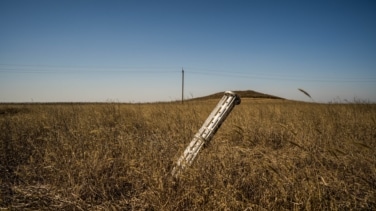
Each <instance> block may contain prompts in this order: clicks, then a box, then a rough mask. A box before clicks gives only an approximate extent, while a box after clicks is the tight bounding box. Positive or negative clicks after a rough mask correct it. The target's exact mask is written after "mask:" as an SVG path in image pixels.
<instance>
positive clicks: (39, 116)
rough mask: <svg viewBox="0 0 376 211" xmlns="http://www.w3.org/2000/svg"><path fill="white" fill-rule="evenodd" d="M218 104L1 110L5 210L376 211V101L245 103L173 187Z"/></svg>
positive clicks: (2, 203) (40, 106)
mask: <svg viewBox="0 0 376 211" xmlns="http://www.w3.org/2000/svg"><path fill="white" fill-rule="evenodd" d="M217 102H218V100H217V99H214V100H210V99H209V100H201V101H189V102H186V103H185V104H181V103H179V102H176V103H155V104H118V103H107V104H50V105H49V104H31V105H17V104H13V105H0V130H1V133H0V141H1V148H0V171H1V173H0V175H1V180H0V188H1V198H0V209H5V210H6V209H9V210H25V209H30V210H36V209H54V210H101V209H105V210H253V209H254V210H349V209H352V210H375V209H376V191H375V190H376V142H375V140H376V105H375V104H370V103H354V104H316V103H302V102H292V101H288V100H278V99H244V98H243V99H242V104H240V105H238V106H236V107H235V109H234V110H233V111H232V113H231V114H230V116H229V117H228V118H227V120H226V121H225V122H224V124H223V125H222V127H221V129H220V130H219V131H218V133H217V134H216V135H215V136H214V138H213V140H212V141H211V143H210V144H209V146H207V147H206V148H205V149H204V150H203V151H201V153H200V154H199V156H198V158H197V159H196V160H195V163H194V164H193V165H192V166H191V167H190V168H189V169H187V171H186V172H185V173H184V175H182V177H181V179H180V180H179V181H173V180H172V178H171V176H170V173H171V170H172V167H173V165H174V162H176V161H177V159H178V157H179V156H180V155H181V153H182V152H183V151H184V149H185V147H186V146H187V145H188V143H189V142H190V141H191V138H192V136H193V135H194V134H195V133H196V132H197V130H198V129H199V128H200V127H201V125H202V123H203V121H204V120H205V119H206V118H207V116H208V115H209V114H210V112H211V111H212V109H213V108H214V106H215V105H216V103H217Z"/></svg>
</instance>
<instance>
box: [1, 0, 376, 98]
mask: <svg viewBox="0 0 376 211" xmlns="http://www.w3.org/2000/svg"><path fill="white" fill-rule="evenodd" d="M182 67H183V68H184V70H185V97H186V98H191V97H199V96H203V95H207V94H212V93H214V92H220V91H226V90H255V91H259V92H262V93H267V94H272V95H277V96H280V97H284V98H287V99H294V100H306V101H309V100H310V99H309V98H307V97H306V96H305V95H304V94H303V93H301V92H299V91H298V88H301V89H304V90H305V91H307V92H308V93H310V94H311V96H312V97H313V99H314V100H315V101H318V102H328V101H332V100H334V99H340V100H350V101H352V100H353V99H354V98H356V99H359V100H369V101H373V102H376V1H372V0H371V1H365V0H354V1H345V0H338V1H334V0H325V1H316V0H315V1H308V0H307V1H298V0H296V1H290V0H284V1H268V0H266V1H261V0H259V1H252V0H249V1H230V0H228V1H220V0H216V1H205V0H202V1H187V0H184V1H180V0H174V1H173V0H171V1H164V0H161V1H144V0H137V1H136V0H135V1H110V0H107V1H105V0H103V1H89V0H87V1H84V0H74V1H69V0H64V1H63V0H61V1H57V0H56V1H50V0H48V1H47V0H46V1H40V0H33V1H27V0H24V1H19V0H9V1H8V0H0V102H31V101H33V102H72V101H73V102H88V101H90V102H93V101H94V102H106V101H118V102H153V101H170V100H179V99H180V98H181V69H182Z"/></svg>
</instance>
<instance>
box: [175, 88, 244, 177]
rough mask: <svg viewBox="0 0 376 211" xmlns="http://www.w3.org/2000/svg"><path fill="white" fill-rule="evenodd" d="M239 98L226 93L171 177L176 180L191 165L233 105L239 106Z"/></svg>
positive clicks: (194, 138)
mask: <svg viewBox="0 0 376 211" xmlns="http://www.w3.org/2000/svg"><path fill="white" fill-rule="evenodd" d="M240 101H241V100H240V97H239V96H238V95H237V94H235V93H234V92H232V91H226V92H225V94H224V96H223V97H222V99H221V100H220V101H219V103H218V104H217V106H216V107H215V108H214V110H213V111H212V112H211V114H210V115H209V117H208V118H207V119H206V121H205V123H204V124H203V125H202V127H201V128H200V130H199V131H198V132H197V133H196V135H195V136H194V137H193V139H192V141H191V143H190V144H189V145H188V147H187V148H186V149H185V150H184V153H183V154H182V155H181V156H180V158H179V160H178V162H177V164H176V166H175V167H174V168H173V169H172V176H173V177H175V178H178V177H179V175H180V174H181V173H182V172H183V171H184V169H185V168H186V167H188V166H190V165H191V164H192V162H193V161H194V159H195V158H196V156H197V155H198V153H199V151H200V150H201V148H202V147H203V146H204V144H205V143H208V142H209V141H210V140H211V139H212V138H213V136H214V134H215V133H216V132H217V130H218V129H219V127H220V126H221V124H222V123H223V122H224V121H225V119H226V118H227V116H228V115H229V114H230V112H231V111H232V109H233V108H234V107H235V105H239V104H240Z"/></svg>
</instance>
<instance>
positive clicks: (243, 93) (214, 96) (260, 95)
mask: <svg viewBox="0 0 376 211" xmlns="http://www.w3.org/2000/svg"><path fill="white" fill-rule="evenodd" d="M233 92H235V93H236V94H238V95H239V97H240V98H242V99H244V98H264V99H284V98H281V97H277V96H273V95H268V94H264V93H260V92H256V91H253V90H245V91H233ZM223 93H224V92H218V93H215V94H211V95H207V96H203V97H196V98H192V99H190V100H208V99H220V98H221V97H222V96H223Z"/></svg>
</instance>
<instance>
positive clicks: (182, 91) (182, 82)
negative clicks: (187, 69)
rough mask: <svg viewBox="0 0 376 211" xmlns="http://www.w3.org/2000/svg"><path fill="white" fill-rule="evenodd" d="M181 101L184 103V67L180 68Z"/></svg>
mask: <svg viewBox="0 0 376 211" xmlns="http://www.w3.org/2000/svg"><path fill="white" fill-rule="evenodd" d="M181 103H182V104H183V103H184V69H183V68H181Z"/></svg>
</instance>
